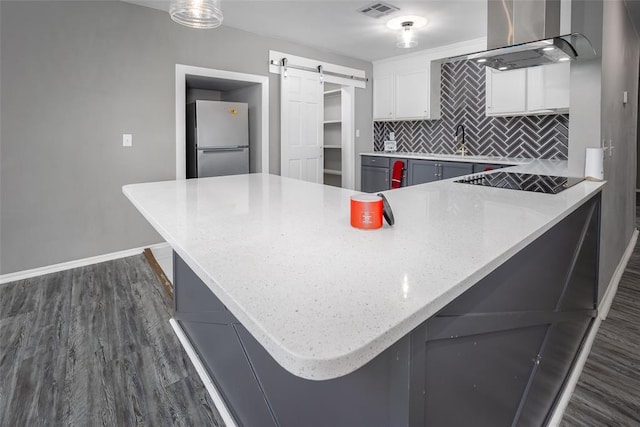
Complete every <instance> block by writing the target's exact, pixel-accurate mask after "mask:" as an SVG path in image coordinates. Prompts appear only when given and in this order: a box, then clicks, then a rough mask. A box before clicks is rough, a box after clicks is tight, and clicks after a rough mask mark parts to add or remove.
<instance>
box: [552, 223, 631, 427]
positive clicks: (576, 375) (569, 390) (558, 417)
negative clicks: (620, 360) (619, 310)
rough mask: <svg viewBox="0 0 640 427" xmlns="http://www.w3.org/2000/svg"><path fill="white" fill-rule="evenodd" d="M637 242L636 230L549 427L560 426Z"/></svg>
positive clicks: (613, 277) (612, 278) (612, 279)
mask: <svg viewBox="0 0 640 427" xmlns="http://www.w3.org/2000/svg"><path fill="white" fill-rule="evenodd" d="M637 241H638V230H635V231H634V232H633V235H632V236H631V240H629V244H628V245H627V249H626V250H625V251H624V254H623V255H622V258H621V259H620V262H619V263H618V267H616V271H615V272H614V273H613V276H612V277H611V280H610V281H609V286H607V290H606V291H605V293H604V296H603V297H602V300H601V301H600V304H599V305H598V315H597V317H596V318H595V320H594V322H593V325H592V326H591V330H590V331H589V335H587V338H586V340H585V342H584V346H583V347H582V350H581V351H580V355H579V356H578V360H576V364H575V366H574V367H573V370H572V371H571V373H570V374H569V379H568V380H567V383H566V385H565V387H564V390H563V391H562V395H561V396H560V399H559V400H558V404H557V405H556V408H555V410H554V412H553V416H552V417H551V420H550V421H549V424H548V425H549V426H550V427H556V426H558V425H560V422H561V421H562V417H563V415H564V411H565V410H566V409H567V405H568V404H569V401H570V400H571V396H572V395H573V391H574V390H575V388H576V384H578V380H579V379H580V374H582V369H583V368H584V365H585V364H586V363H587V359H588V358H589V353H590V352H591V347H592V346H593V342H594V341H595V339H596V335H597V334H598V329H600V324H601V323H602V321H603V320H605V319H606V318H607V314H609V309H610V308H611V303H612V302H613V298H614V297H615V296H616V292H617V291H618V285H619V284H620V279H621V278H622V274H623V273H624V270H625V268H627V263H628V262H629V258H631V254H632V253H633V249H634V248H635V246H636V242H637Z"/></svg>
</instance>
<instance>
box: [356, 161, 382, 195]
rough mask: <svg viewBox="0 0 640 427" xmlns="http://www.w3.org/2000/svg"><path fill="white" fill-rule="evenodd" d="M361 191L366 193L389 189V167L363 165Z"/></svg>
mask: <svg viewBox="0 0 640 427" xmlns="http://www.w3.org/2000/svg"><path fill="white" fill-rule="evenodd" d="M360 188H361V191H362V192H364V193H377V192H378V191H386V190H388V189H389V169H388V168H378V167H373V166H362V185H361V186H360Z"/></svg>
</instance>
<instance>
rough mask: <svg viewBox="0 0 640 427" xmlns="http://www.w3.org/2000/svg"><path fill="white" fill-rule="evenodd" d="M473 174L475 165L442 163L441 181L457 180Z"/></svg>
mask: <svg viewBox="0 0 640 427" xmlns="http://www.w3.org/2000/svg"><path fill="white" fill-rule="evenodd" d="M471 173H473V163H452V162H446V163H445V162H440V179H449V178H455V177H457V176H462V175H469V174H471Z"/></svg>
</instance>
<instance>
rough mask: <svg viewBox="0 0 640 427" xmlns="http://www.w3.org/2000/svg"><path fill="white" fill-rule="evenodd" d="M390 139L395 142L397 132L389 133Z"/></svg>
mask: <svg viewBox="0 0 640 427" xmlns="http://www.w3.org/2000/svg"><path fill="white" fill-rule="evenodd" d="M389 139H390V140H392V141H393V140H395V139H396V133H395V132H389Z"/></svg>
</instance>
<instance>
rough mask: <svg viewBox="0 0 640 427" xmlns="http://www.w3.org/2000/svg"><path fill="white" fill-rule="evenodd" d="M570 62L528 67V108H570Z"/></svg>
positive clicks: (533, 109)
mask: <svg viewBox="0 0 640 427" xmlns="http://www.w3.org/2000/svg"><path fill="white" fill-rule="evenodd" d="M569 89H570V68H569V63H568V62H564V63H559V64H550V65H543V66H541V67H532V68H529V69H527V109H528V111H530V112H535V111H540V110H566V109H568V108H569Z"/></svg>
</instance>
